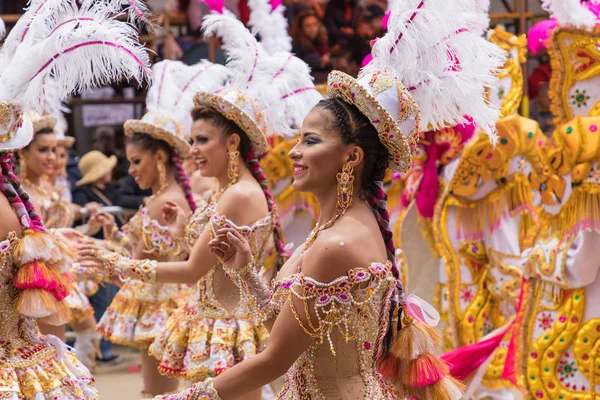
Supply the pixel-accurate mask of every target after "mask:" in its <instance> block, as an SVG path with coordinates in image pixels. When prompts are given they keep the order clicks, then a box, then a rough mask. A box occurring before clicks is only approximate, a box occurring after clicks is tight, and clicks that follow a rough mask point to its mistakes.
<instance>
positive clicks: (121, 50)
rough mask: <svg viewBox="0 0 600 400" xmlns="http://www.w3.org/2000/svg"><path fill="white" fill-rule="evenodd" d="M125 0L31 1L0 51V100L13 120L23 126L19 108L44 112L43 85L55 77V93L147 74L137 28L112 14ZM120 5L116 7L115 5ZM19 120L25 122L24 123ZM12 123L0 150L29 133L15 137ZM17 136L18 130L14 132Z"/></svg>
mask: <svg viewBox="0 0 600 400" xmlns="http://www.w3.org/2000/svg"><path fill="white" fill-rule="evenodd" d="M124 4H136V3H130V2H129V1H123V0H113V1H109V0H103V1H98V0H84V1H83V2H79V1H77V0H62V1H57V0H35V1H33V2H32V3H31V5H30V6H29V8H28V9H27V10H26V12H25V13H24V15H23V16H22V21H19V23H18V24H17V26H15V28H14V29H12V30H11V32H10V34H9V35H8V37H7V38H6V41H5V45H4V46H3V48H2V50H1V51H0V101H3V102H2V106H3V107H5V108H6V109H7V110H8V109H10V112H11V113H12V115H13V117H14V118H13V119H12V120H11V121H12V122H13V123H14V122H17V123H20V124H21V126H22V127H23V128H25V129H27V124H29V125H30V123H29V120H28V119H27V118H22V117H19V115H20V113H21V111H20V110H33V111H36V112H41V111H43V97H44V84H45V82H46V80H47V78H48V77H49V76H53V77H54V79H55V81H56V86H57V96H58V98H59V99H60V100H64V99H65V98H67V97H68V96H69V95H71V94H72V93H74V92H77V91H80V90H83V89H87V88H91V87H96V86H100V85H105V84H108V83H111V82H118V81H121V80H122V79H135V80H138V81H140V82H141V81H142V80H143V79H144V78H146V77H147V76H148V75H149V70H148V64H149V58H148V55H147V53H146V50H145V49H144V47H143V46H142V45H141V44H140V43H139V41H138V32H137V30H136V29H135V28H134V27H133V26H131V25H130V24H129V23H127V22H122V21H119V20H117V19H116V17H117V15H116V14H115V13H114V12H115V11H117V10H119V9H120V7H121V6H122V5H124ZM117 6H118V7H117ZM20 121H23V122H22V123H21V122H20ZM14 126H17V125H14V124H11V125H10V127H9V128H7V129H6V131H2V132H0V135H9V136H10V137H11V140H7V141H4V142H3V143H2V144H0V149H3V150H6V149H15V148H18V147H20V146H23V145H26V144H27V142H28V141H29V140H30V139H31V136H30V132H29V134H27V135H25V136H22V137H21V138H20V139H21V140H13V139H15V138H14V136H15V135H16V133H17V131H22V132H25V131H24V130H23V129H17V130H15V129H13V128H14ZM17 136H18V135H17Z"/></svg>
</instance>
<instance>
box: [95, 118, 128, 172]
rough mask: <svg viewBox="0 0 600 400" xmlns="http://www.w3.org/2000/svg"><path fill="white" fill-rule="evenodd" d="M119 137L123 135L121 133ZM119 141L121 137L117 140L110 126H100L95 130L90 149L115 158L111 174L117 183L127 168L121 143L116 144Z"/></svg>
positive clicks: (115, 133)
mask: <svg viewBox="0 0 600 400" xmlns="http://www.w3.org/2000/svg"><path fill="white" fill-rule="evenodd" d="M121 135H123V133H121ZM121 139H122V136H119V138H117V132H116V130H115V129H114V128H112V127H110V126H101V127H99V128H98V129H96V131H95V132H94V137H93V139H92V148H93V149H94V150H98V151H99V152H101V153H102V154H104V155H105V156H107V157H110V156H113V155H114V156H116V157H117V166H116V170H115V171H114V174H113V178H114V179H115V181H118V180H119V179H121V178H122V177H124V176H126V175H127V173H128V172H127V170H128V168H129V163H128V162H127V157H126V156H125V152H124V151H123V147H124V146H123V143H120V144H119V142H118V141H119V140H121Z"/></svg>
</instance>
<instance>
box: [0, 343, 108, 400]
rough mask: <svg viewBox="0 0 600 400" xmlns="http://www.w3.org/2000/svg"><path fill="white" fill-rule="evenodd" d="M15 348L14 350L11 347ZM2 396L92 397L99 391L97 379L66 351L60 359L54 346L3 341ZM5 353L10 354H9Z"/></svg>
mask: <svg viewBox="0 0 600 400" xmlns="http://www.w3.org/2000/svg"><path fill="white" fill-rule="evenodd" d="M10 348H13V349H14V350H9V349H10ZM0 351H1V352H2V353H5V354H3V355H2V357H0V398H2V399H9V400H22V399H35V400H54V399H60V400H91V399H97V398H98V393H97V392H96V389H95V388H94V387H93V382H94V379H93V378H92V376H91V375H90V373H89V371H88V370H87V368H85V367H84V366H83V365H82V364H81V363H80V362H79V361H78V360H77V358H75V355H74V354H73V353H70V352H69V351H66V353H65V354H64V356H63V357H62V359H61V360H59V357H58V355H57V352H56V350H55V349H54V347H51V346H49V345H45V344H32V343H25V342H23V345H20V346H14V345H11V344H8V342H7V341H4V340H0ZM6 353H11V354H10V356H9V355H8V354H6Z"/></svg>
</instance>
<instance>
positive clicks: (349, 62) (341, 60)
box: [331, 50, 360, 77]
mask: <svg viewBox="0 0 600 400" xmlns="http://www.w3.org/2000/svg"><path fill="white" fill-rule="evenodd" d="M331 63H332V67H333V69H337V70H339V71H342V72H345V73H346V74H348V75H351V76H353V77H356V76H358V71H359V70H360V63H359V62H357V61H356V59H355V58H354V55H353V54H352V51H350V50H341V51H338V52H336V53H335V54H332V58H331Z"/></svg>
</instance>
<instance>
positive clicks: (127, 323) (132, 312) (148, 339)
mask: <svg viewBox="0 0 600 400" xmlns="http://www.w3.org/2000/svg"><path fill="white" fill-rule="evenodd" d="M192 291H193V290H192V289H191V288H190V286H188V285H179V284H170V283H169V284H163V283H143V282H138V281H128V282H126V283H125V285H123V287H122V288H121V289H120V290H119V292H118V293H117V294H116V296H115V297H114V299H113V301H112V303H111V304H110V306H109V307H108V309H107V310H106V312H105V313H104V315H103V316H102V318H101V319H100V322H99V323H98V331H100V333H101V334H102V336H104V338H105V339H107V340H110V341H111V342H113V343H117V344H121V345H125V346H131V347H139V348H142V349H146V348H148V346H150V344H151V343H152V342H153V341H154V339H155V338H156V337H157V336H158V335H159V334H160V332H161V331H162V330H163V329H164V327H165V323H166V321H167V319H168V318H169V316H170V315H171V314H172V313H173V312H174V311H175V310H176V309H177V308H178V307H179V306H183V305H184V304H185V300H186V299H187V297H188V296H189V295H190V294H191V293H192Z"/></svg>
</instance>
